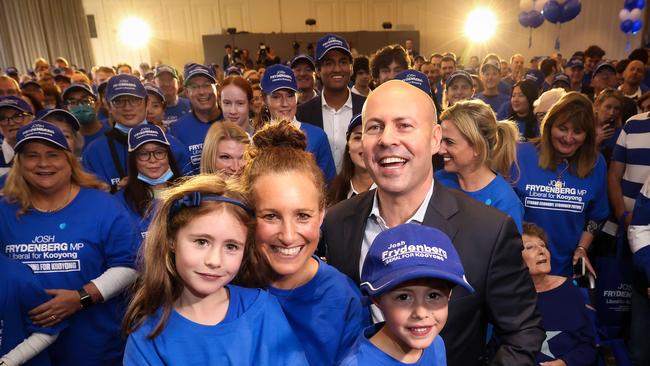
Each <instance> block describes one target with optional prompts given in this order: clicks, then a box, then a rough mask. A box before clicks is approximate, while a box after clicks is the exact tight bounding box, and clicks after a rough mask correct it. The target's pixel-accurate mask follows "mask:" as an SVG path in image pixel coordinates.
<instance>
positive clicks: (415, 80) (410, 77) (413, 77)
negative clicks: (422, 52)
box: [404, 74, 422, 85]
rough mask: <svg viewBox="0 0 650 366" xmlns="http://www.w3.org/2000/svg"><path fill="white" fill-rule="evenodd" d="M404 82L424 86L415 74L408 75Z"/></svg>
mask: <svg viewBox="0 0 650 366" xmlns="http://www.w3.org/2000/svg"><path fill="white" fill-rule="evenodd" d="M404 81H405V82H407V83H409V84H411V83H414V84H418V85H421V84H422V80H420V78H418V77H417V75H415V74H408V75H407V76H406V78H404Z"/></svg>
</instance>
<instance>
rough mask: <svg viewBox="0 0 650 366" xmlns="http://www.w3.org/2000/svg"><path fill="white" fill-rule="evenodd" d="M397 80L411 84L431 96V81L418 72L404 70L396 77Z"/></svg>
mask: <svg viewBox="0 0 650 366" xmlns="http://www.w3.org/2000/svg"><path fill="white" fill-rule="evenodd" d="M395 80H402V81H403V82H405V83H407V84H411V85H413V86H414V87H416V88H418V89H420V90H422V91H423V92H425V93H427V95H428V96H431V85H429V79H428V78H427V76H426V75H424V74H423V73H421V72H419V71H417V70H404V71H402V72H400V73H399V74H397V75H396V76H395Z"/></svg>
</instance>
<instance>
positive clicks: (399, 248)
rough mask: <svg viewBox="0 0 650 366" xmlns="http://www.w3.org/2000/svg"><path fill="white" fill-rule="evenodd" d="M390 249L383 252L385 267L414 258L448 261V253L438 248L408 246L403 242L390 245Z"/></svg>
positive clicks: (423, 245)
mask: <svg viewBox="0 0 650 366" xmlns="http://www.w3.org/2000/svg"><path fill="white" fill-rule="evenodd" d="M388 248H391V249H388V250H385V251H383V252H381V261H382V262H383V263H384V265H388V264H389V263H391V262H394V261H397V260H401V259H406V258H412V257H418V258H431V259H436V260H439V261H445V260H447V251H446V250H444V249H442V248H439V247H436V246H429V245H426V244H406V242H405V241H404V240H402V241H400V242H398V243H393V244H390V245H389V246H388Z"/></svg>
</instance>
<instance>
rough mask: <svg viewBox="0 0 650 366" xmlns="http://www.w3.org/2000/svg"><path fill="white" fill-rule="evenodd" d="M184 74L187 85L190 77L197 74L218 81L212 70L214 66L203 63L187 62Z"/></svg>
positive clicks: (214, 81)
mask: <svg viewBox="0 0 650 366" xmlns="http://www.w3.org/2000/svg"><path fill="white" fill-rule="evenodd" d="M183 76H184V78H185V85H187V83H188V82H189V81H190V79H191V78H193V77H195V76H203V77H206V78H208V79H210V81H212V82H213V83H216V82H217V78H216V77H214V71H212V68H210V67H208V66H205V65H201V64H195V63H190V64H186V65H185V68H184V70H183Z"/></svg>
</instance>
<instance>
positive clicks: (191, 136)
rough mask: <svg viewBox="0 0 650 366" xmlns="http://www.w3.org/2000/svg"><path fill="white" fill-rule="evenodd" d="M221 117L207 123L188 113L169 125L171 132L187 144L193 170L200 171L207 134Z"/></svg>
mask: <svg viewBox="0 0 650 366" xmlns="http://www.w3.org/2000/svg"><path fill="white" fill-rule="evenodd" d="M220 119H221V116H219V117H218V118H217V120H215V121H211V122H207V123H206V122H201V121H200V120H199V119H198V118H196V115H195V114H194V113H187V114H186V115H184V116H183V117H181V118H180V119H179V120H178V121H176V122H174V123H173V124H171V125H170V126H169V133H170V134H171V135H173V136H175V137H176V138H177V139H179V140H180V141H181V142H182V143H183V144H185V146H186V149H187V152H188V154H189V157H190V162H191V163H192V171H193V172H196V173H198V172H199V170H200V167H201V152H203V141H205V135H207V134H208V130H209V129H210V127H211V126H212V124H213V123H215V122H218V121H219V120H220Z"/></svg>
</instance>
